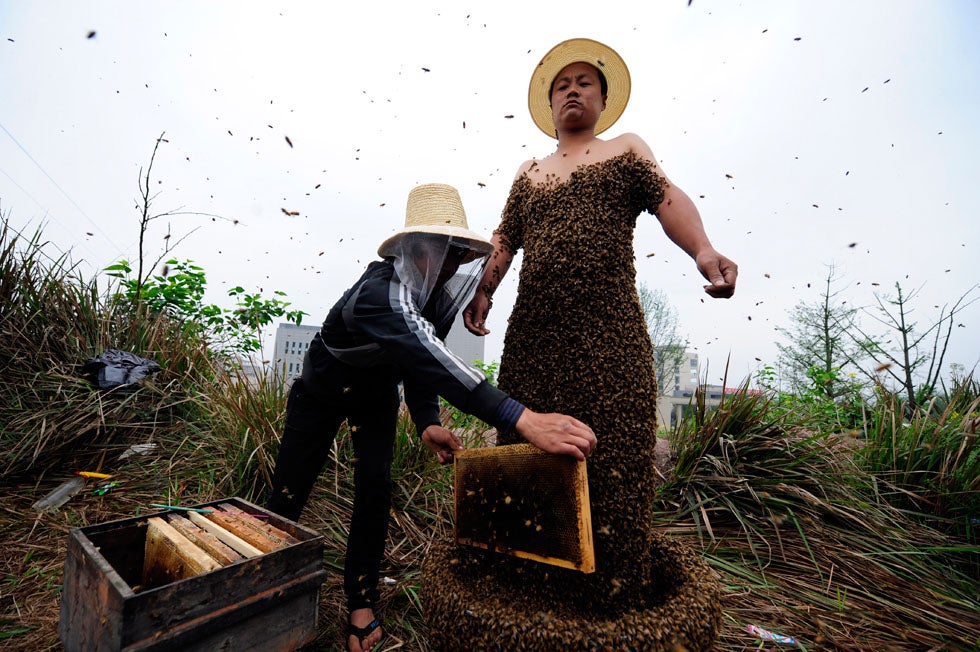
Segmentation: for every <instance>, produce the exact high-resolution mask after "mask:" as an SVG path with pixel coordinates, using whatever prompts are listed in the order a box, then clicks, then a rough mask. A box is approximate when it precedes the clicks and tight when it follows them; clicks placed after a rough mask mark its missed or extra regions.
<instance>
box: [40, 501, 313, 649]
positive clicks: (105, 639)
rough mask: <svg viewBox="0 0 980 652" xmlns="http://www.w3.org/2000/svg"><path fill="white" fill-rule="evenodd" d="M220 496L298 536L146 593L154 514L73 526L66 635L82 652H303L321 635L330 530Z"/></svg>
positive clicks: (62, 627) (64, 607)
mask: <svg viewBox="0 0 980 652" xmlns="http://www.w3.org/2000/svg"><path fill="white" fill-rule="evenodd" d="M222 503H230V504H231V505H233V506H235V507H238V508H239V509H242V510H243V511H246V512H249V513H260V514H265V515H267V516H268V522H269V523H270V524H272V525H275V526H276V527H277V528H280V529H282V530H285V531H286V532H288V533H289V534H291V535H292V536H294V537H295V538H296V539H299V543H297V544H294V545H290V546H287V547H284V548H282V549H280V550H275V551H273V552H270V553H267V554H264V555H261V556H258V557H252V558H250V559H243V560H241V561H236V562H234V563H232V564H230V565H228V566H224V567H222V568H219V569H217V570H214V571H211V572H208V573H204V574H202V575H197V576H195V577H189V578H187V579H183V580H179V581H177V582H173V583H171V584H167V585H164V586H160V587H157V588H153V589H148V590H145V591H134V590H133V586H135V585H136V584H138V583H139V578H140V574H141V570H142V564H143V552H144V541H145V536H146V529H147V519H148V518H149V517H151V516H161V515H164V514H166V513H167V512H166V511H155V512H150V513H147V514H145V515H143V516H140V517H134V518H127V519H121V520H117V521H112V522H109V523H102V524H98V525H92V526H88V527H84V528H73V529H72V530H71V531H70V532H69V535H68V553H67V557H66V560H65V579H64V587H63V590H62V597H61V600H62V604H61V616H60V622H59V626H58V633H59V635H60V637H61V642H62V643H63V644H64V646H65V649H66V650H68V652H72V651H74V650H84V651H85V652H89V651H92V650H127V651H135V650H173V649H180V650H182V652H183V651H185V650H195V651H199V652H204V651H205V650H207V651H210V650H215V649H234V650H263V651H265V650H295V649H297V648H300V647H302V646H303V645H305V644H307V643H309V642H311V641H312V640H313V639H314V638H315V637H316V624H317V611H318V607H319V590H320V585H321V584H322V583H323V581H324V579H326V571H324V570H323V537H322V536H321V535H319V534H318V533H317V532H315V531H314V530H311V529H309V528H305V527H303V526H301V525H299V524H297V523H294V522H293V521H289V520H286V519H284V518H282V517H280V516H278V515H277V514H274V513H272V512H269V511H267V510H265V509H263V508H261V507H258V506H257V505H253V504H252V503H249V502H248V501H245V500H242V499H240V498H223V499H221V500H216V501H213V502H210V503H204V504H202V505H194V506H193V507H194V508H197V509H207V508H215V509H216V508H217V507H218V505H220V504H222Z"/></svg>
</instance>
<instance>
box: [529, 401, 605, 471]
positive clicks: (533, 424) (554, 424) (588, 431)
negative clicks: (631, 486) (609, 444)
mask: <svg viewBox="0 0 980 652" xmlns="http://www.w3.org/2000/svg"><path fill="white" fill-rule="evenodd" d="M515 430H517V433H518V434H519V435H521V436H522V437H524V439H526V440H528V441H529V442H530V443H532V444H534V445H535V446H537V447H538V448H540V449H541V450H543V451H547V452H548V453H558V454H561V455H571V456H572V457H574V458H575V459H577V460H584V459H585V457H586V456H587V455H591V454H592V451H593V450H595V445H596V438H595V433H594V432H592V428H590V427H588V426H587V425H585V424H584V423H582V422H581V421H579V420H578V419H576V418H574V417H570V416H566V415H564V414H541V413H539V412H534V411H532V410H529V409H527V408H525V409H524V412H522V413H521V416H520V418H519V419H518V420H517V427H516V428H515Z"/></svg>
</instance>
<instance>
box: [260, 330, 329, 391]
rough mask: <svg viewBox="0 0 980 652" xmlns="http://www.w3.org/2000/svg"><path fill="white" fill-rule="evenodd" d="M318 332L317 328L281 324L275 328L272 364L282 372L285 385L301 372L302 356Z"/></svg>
mask: <svg viewBox="0 0 980 652" xmlns="http://www.w3.org/2000/svg"><path fill="white" fill-rule="evenodd" d="M319 330H320V327H319V326H306V325H300V326H297V325H296V324H289V323H282V324H279V326H278V327H277V328H276V344H275V351H274V352H273V355H272V364H273V365H274V366H275V368H277V369H281V370H282V371H283V372H284V374H285V375H284V376H283V377H284V378H285V379H286V384H289V383H291V382H292V379H293V378H295V377H296V376H299V374H300V372H301V371H303V356H305V355H306V350H307V349H308V348H310V340H312V339H313V336H314V335H316V334H317V332H318V331H319Z"/></svg>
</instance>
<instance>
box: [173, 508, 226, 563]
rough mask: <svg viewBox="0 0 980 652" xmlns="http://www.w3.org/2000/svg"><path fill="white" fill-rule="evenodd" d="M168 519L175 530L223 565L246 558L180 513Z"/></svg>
mask: <svg viewBox="0 0 980 652" xmlns="http://www.w3.org/2000/svg"><path fill="white" fill-rule="evenodd" d="M167 520H168V521H169V522H170V525H172V526H173V528H174V529H175V530H177V531H178V532H180V533H181V534H183V535H184V536H185V537H187V538H188V539H189V540H190V541H192V542H193V543H194V544H195V545H196V546H197V547H199V548H200V549H201V550H203V551H204V552H206V553H207V554H208V555H210V556H211V558H212V559H214V560H215V561H216V562H218V563H219V564H221V565H222V566H227V565H228V564H232V563H234V562H236V561H240V560H242V559H244V557H243V556H242V555H240V554H239V553H237V552H235V550H234V549H233V548H231V547H230V546H227V545H225V544H224V543H222V542H221V540H220V539H219V538H218V537H216V536H214V535H213V534H211V533H210V532H207V531H205V530H204V529H202V528H199V527H198V526H196V525H194V524H193V523H191V522H190V521H189V520H187V519H186V518H184V517H183V516H181V515H179V514H169V515H168V516H167Z"/></svg>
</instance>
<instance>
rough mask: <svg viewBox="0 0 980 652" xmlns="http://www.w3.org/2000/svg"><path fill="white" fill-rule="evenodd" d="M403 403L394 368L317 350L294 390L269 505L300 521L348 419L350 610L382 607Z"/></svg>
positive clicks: (347, 585)
mask: <svg viewBox="0 0 980 652" xmlns="http://www.w3.org/2000/svg"><path fill="white" fill-rule="evenodd" d="M311 355H312V361H311ZM399 402H400V401H399V396H398V380H397V377H396V376H395V374H394V372H393V370H391V369H389V368H384V367H382V368H379V367H373V368H367V369H358V368H355V367H351V366H349V365H345V364H343V363H341V362H339V361H337V360H336V359H335V358H333V356H331V355H330V354H329V353H327V352H326V351H323V350H322V349H318V350H314V349H313V348H312V347H311V351H310V354H308V355H307V359H306V360H305V361H304V371H303V377H302V378H298V379H296V380H295V381H294V382H293V386H292V388H291V389H290V390H289V398H288V400H287V403H286V425H285V428H284V430H283V437H282V443H281V445H280V447H279V456H278V458H277V459H276V467H275V471H274V473H273V476H272V493H271V495H270V496H269V499H268V502H267V504H266V506H267V507H268V509H269V510H270V511H273V512H275V513H277V514H280V515H282V516H285V517H286V518H288V519H291V520H297V519H298V518H299V515H300V512H301V511H302V510H303V506H304V505H305V504H306V501H307V499H308V498H309V496H310V492H311V491H312V489H313V485H314V483H315V482H316V479H317V476H318V475H319V474H320V471H321V469H322V468H323V465H324V464H325V463H326V461H327V457H328V456H329V454H330V450H331V447H332V446H333V441H334V438H335V437H336V435H337V430H338V428H340V425H341V424H342V423H343V422H344V420H345V419H346V421H347V425H348V427H349V428H350V430H351V439H352V441H353V444H354V458H353V460H352V463H353V465H354V511H353V515H352V517H351V523H350V533H349V535H348V538H347V557H346V561H345V564H344V591H345V593H346V594H347V606H348V609H350V610H354V609H360V608H363V607H371V608H374V606H375V604H376V603H377V601H378V595H379V594H378V575H379V570H380V566H381V560H382V559H383V558H384V549H385V541H386V539H387V537H388V518H389V513H390V511H391V489H392V482H391V459H392V452H393V447H394V442H395V425H396V422H397V419H398V406H399Z"/></svg>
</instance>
